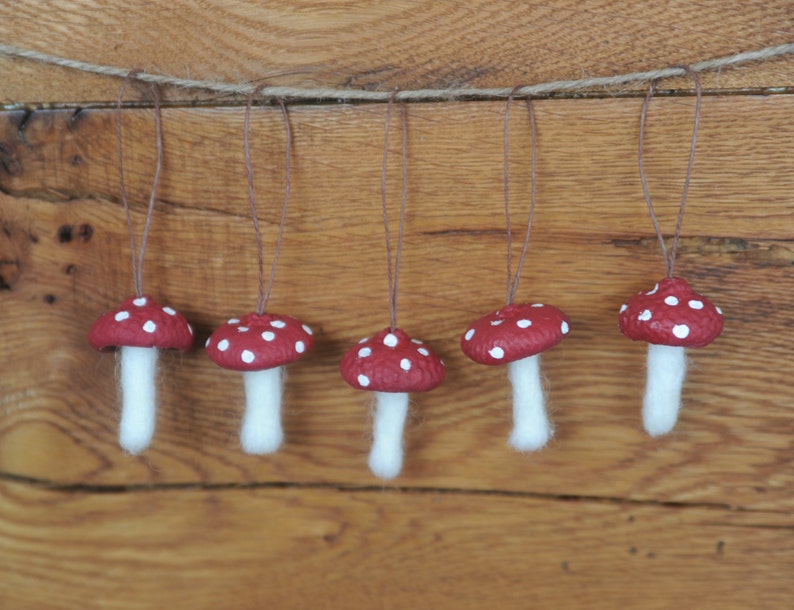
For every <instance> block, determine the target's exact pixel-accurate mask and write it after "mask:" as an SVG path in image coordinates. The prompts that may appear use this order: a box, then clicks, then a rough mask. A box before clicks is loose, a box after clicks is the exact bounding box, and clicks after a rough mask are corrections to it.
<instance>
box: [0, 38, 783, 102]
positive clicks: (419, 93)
mask: <svg viewBox="0 0 794 610" xmlns="http://www.w3.org/2000/svg"><path fill="white" fill-rule="evenodd" d="M791 54H794V42H792V43H787V44H781V45H775V46H770V47H764V48H762V49H756V50H753V51H745V52H742V53H735V54H733V55H727V56H723V57H717V58H714V59H708V60H705V61H699V62H695V63H692V64H690V66H689V69H690V70H692V71H693V72H711V71H716V70H721V69H723V68H727V67H730V66H738V65H741V64H746V63H749V62H753V61H759V62H763V61H769V60H770V59H774V58H776V57H781V56H783V55H791ZM0 55H3V56H6V57H14V58H17V59H24V60H28V61H35V62H38V63H43V64H49V65H54V66H60V67H62V68H67V69H70V70H78V71H80V72H88V73H90V74H99V75H102V76H111V77H116V78H126V76H127V75H128V74H129V73H130V70H129V69H127V68H118V67H115V66H107V65H102V64H94V63H90V62H85V61H79V60H74V59H68V58H65V57H59V56H57V55H51V54H49V53H42V52H40V51H35V50H33V49H23V48H20V47H16V46H13V45H8V44H0ZM687 72H688V71H687V69H685V68H683V67H681V66H672V67H667V68H659V69H655V70H647V71H643V72H627V73H625V74H617V75H613V76H596V77H588V78H581V79H576V80H556V81H550V82H545V83H538V84H535V85H530V86H526V87H521V88H520V89H519V90H518V91H514V88H511V87H502V88H476V87H458V88H455V87H450V88H447V89H416V90H408V89H404V90H401V91H400V92H399V93H398V94H397V95H396V96H395V97H394V101H398V102H429V101H439V100H450V99H458V98H467V99H478V100H482V99H499V98H501V99H504V98H506V97H508V96H509V95H510V94H511V93H512V94H513V95H514V96H515V97H527V96H539V95H546V94H550V93H561V92H575V91H582V90H584V89H593V88H596V87H607V88H608V87H617V86H621V85H626V84H629V83H638V82H648V81H653V80H663V79H668V78H674V77H679V76H686V75H687ZM134 78H135V79H136V80H139V81H142V82H145V83H150V84H155V85H168V86H172V87H177V88H181V89H193V90H205V91H212V92H215V93H218V94H221V95H250V94H251V93H252V92H253V91H254V90H256V89H258V86H254V85H252V84H250V83H248V82H246V83H229V82H224V81H211V80H196V79H189V78H179V77H175V76H169V75H165V74H150V73H146V72H140V71H136V73H135V75H134ZM393 95H394V94H393V93H391V92H388V91H364V90H356V89H336V88H333V87H318V88H301V87H264V88H261V89H259V96H260V98H269V99H278V98H281V99H288V100H307V101H320V100H334V101H347V102H353V101H358V102H387V101H389V100H390V99H391V98H392V96H393Z"/></svg>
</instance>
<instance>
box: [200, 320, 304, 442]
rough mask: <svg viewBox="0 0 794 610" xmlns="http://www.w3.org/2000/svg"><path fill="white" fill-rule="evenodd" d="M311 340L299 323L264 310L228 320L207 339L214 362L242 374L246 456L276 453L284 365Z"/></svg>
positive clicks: (280, 433) (279, 439)
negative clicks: (260, 312)
mask: <svg viewBox="0 0 794 610" xmlns="http://www.w3.org/2000/svg"><path fill="white" fill-rule="evenodd" d="M313 342H314V337H313V335H312V330H311V328H309V327H308V326H307V325H306V324H303V323H302V322H301V321H300V320H297V319H296V318H292V317H290V316H283V315H278V314H272V313H267V312H265V313H262V314H261V315H260V314H258V313H255V312H252V313H249V314H247V315H245V316H243V317H241V318H232V319H231V320H229V321H228V322H226V324H224V325H222V326H220V327H219V328H218V329H216V330H215V332H214V333H212V335H211V336H210V338H209V339H207V343H206V348H207V354H208V355H209V357H210V359H212V361H213V362H215V364H217V365H218V366H220V367H222V368H225V369H231V370H234V371H240V372H242V374H243V383H244V385H245V405H246V406H245V415H244V416H243V422H242V427H241V428H240V443H241V445H242V447H243V451H245V452H246V453H251V454H255V455H262V454H266V453H273V452H275V451H277V450H278V448H279V446H280V445H281V443H282V441H283V440H284V432H283V430H282V427H281V389H282V385H283V379H284V367H285V366H286V365H287V364H290V363H291V362H294V361H295V360H297V359H298V358H300V357H301V356H303V354H304V353H306V351H307V350H308V349H309V348H310V347H311V346H312V343H313Z"/></svg>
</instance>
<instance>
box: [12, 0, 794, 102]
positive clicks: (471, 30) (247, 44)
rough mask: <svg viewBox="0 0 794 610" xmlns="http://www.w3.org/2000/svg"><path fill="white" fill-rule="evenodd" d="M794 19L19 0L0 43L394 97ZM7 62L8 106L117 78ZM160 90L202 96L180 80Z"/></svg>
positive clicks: (372, 5) (702, 13) (593, 10)
mask: <svg viewBox="0 0 794 610" xmlns="http://www.w3.org/2000/svg"><path fill="white" fill-rule="evenodd" d="M793 18H794V13H793V12H792V7H791V3H790V2H788V1H787V0H767V1H765V2H763V3H755V4H754V5H753V6H752V8H751V9H748V7H747V3H746V2H739V1H736V0H733V1H727V2H718V3H692V2H687V1H685V0H672V1H665V2H643V3H619V2H615V1H614V0H594V1H590V2H587V3H581V2H579V1H578V0H554V1H552V2H542V3H540V2H531V3H530V2H522V3H515V2H514V3H509V4H505V3H493V2H490V1H488V0H475V1H472V2H466V3H460V2H454V1H451V0H440V1H436V2H432V3H428V2H423V1H421V0H410V1H407V2H399V3H384V2H377V1H374V0H367V1H363V2H362V1H359V0H356V1H352V0H346V1H336V2H333V3H328V2H324V3H317V2H308V1H297V0H292V1H290V2H284V1H281V0H277V1H275V0H270V1H262V0H260V1H259V2H256V3H252V2H250V1H248V0H246V1H240V0H236V1H231V2H229V1H226V0H224V1H223V2H218V1H214V2H204V1H202V2H197V1H196V0H174V1H172V2H169V3H168V4H158V3H151V2H144V1H142V0H135V1H129V0H123V1H122V0H96V1H94V2H90V3H86V2H84V1H82V0H63V1H61V2H59V3H58V5H57V7H54V6H52V5H51V3H48V2H43V1H42V0H20V1H19V2H13V3H6V4H4V5H3V6H0V40H2V41H3V42H4V43H7V44H13V45H17V46H20V47H26V48H31V49H36V50H39V51H44V52H47V53H52V54H56V55H60V56H63V57H67V58H70V59H78V60H82V61H87V62H93V63H99V64H108V65H113V66H119V67H129V68H133V67H137V68H142V69H145V70H147V71H151V72H159V73H167V74H171V75H174V76H179V77H188V78H191V77H192V78H203V79H219V80H226V81H231V82H245V81H256V80H265V81H268V82H270V83H272V84H274V85H288V86H299V87H317V86H331V87H345V88H347V87H353V88H365V89H380V90H384V91H388V90H391V89H394V88H395V87H399V88H401V89H411V88H446V87H450V86H452V87H455V86H464V85H465V86H475V87H509V86H513V85H515V84H519V83H538V82H546V81H551V80H561V79H575V78H581V77H583V76H608V75H611V74H620V73H625V72H635V71H642V70H650V69H654V68H658V67H666V66H670V65H676V64H679V63H693V62H696V61H700V60H704V59H710V58H714V57H720V56H725V55H731V54H734V53H737V52H740V51H747V50H752V49H759V48H763V47H766V46H771V45H777V44H784V43H790V42H791V41H792V39H794V27H793V26H792V23H793V21H794V19H793ZM0 72H1V73H2V74H3V79H2V81H0V101H3V102H27V103H42V102H58V103H64V102H72V103H83V102H92V101H93V102H96V101H108V100H113V99H115V97H116V95H117V91H118V86H119V83H118V81H117V80H114V79H110V78H102V77H97V76H91V75H86V74H80V73H76V72H74V71H70V70H65V69H63V68H55V67H48V66H43V65H37V64H34V63H30V62H20V61H15V60H10V59H5V58H4V59H0ZM705 85H706V86H707V87H709V88H713V89H742V88H758V87H786V86H788V87H790V86H792V85H794V62H792V61H790V60H781V61H774V62H771V63H769V64H766V65H753V66H748V67H746V68H742V69H739V70H724V71H721V72H719V73H714V74H710V75H708V76H707V77H705ZM670 86H672V87H675V88H679V87H686V88H690V87H691V83H690V82H688V81H686V80H683V81H678V82H673V83H671V85H670ZM632 88H636V87H634V86H632ZM614 92H615V91H613V93H614ZM131 95H134V93H133V92H131ZM168 95H169V97H170V98H171V99H180V100H192V99H207V96H206V95H201V94H199V93H196V92H192V91H185V90H173V91H170V92H169V94H168Z"/></svg>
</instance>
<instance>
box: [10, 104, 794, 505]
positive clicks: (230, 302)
mask: <svg viewBox="0 0 794 610" xmlns="http://www.w3.org/2000/svg"><path fill="white" fill-rule="evenodd" d="M639 105H640V102H639V100H607V99H603V100H556V101H547V102H540V103H538V104H537V112H538V127H539V154H540V157H539V176H540V178H539V184H538V189H539V190H538V195H539V204H538V206H539V207H538V213H537V218H536V221H537V224H536V226H535V229H536V231H535V234H534V237H533V242H532V248H531V251H530V259H529V263H528V268H527V270H526V274H525V278H524V283H523V286H522V289H521V291H520V298H523V299H527V300H544V301H546V302H551V303H555V304H556V305H558V306H560V307H562V308H563V309H565V310H566V311H567V312H568V313H569V315H570V316H571V318H572V320H573V332H572V334H571V337H570V338H569V339H567V340H566V341H565V342H564V343H563V344H562V345H561V346H559V347H558V348H556V349H555V350H553V351H551V352H550V353H549V354H548V355H547V356H545V357H544V367H545V373H546V375H547V377H548V381H549V387H550V405H551V409H552V411H553V417H554V419H555V421H556V424H557V436H556V439H555V440H554V442H553V443H552V444H551V446H550V447H549V448H548V449H546V450H545V451H543V452H541V453H539V454H537V455H532V456H521V455H518V454H516V453H514V452H512V451H510V450H509V449H508V448H507V446H506V443H505V437H506V435H507V432H508V428H509V402H508V401H509V390H508V385H507V381H506V378H505V372H504V371H503V370H500V369H491V368H487V367H481V366H477V365H474V364H473V363H471V362H469V361H467V360H466V359H465V358H464V357H463V356H462V355H461V354H460V352H459V349H458V347H457V342H458V340H459V336H460V333H461V332H462V331H463V330H464V329H465V327H466V325H467V324H468V323H469V322H470V321H471V320H472V319H473V318H475V317H477V316H478V315H481V314H483V313H485V312H487V311H489V310H490V309H493V308H496V307H497V306H498V305H499V304H500V301H501V299H502V298H503V290H504V288H503V286H504V272H503V266H504V236H503V234H502V227H503V217H502V193H501V173H502V165H501V117H502V112H503V105H502V104H498V103H477V104H471V103H467V104H428V105H416V106H411V107H410V110H409V112H410V117H409V138H410V145H409V157H410V167H409V176H410V193H409V203H408V210H409V211H408V220H407V228H406V250H405V259H404V265H403V276H402V278H401V296H400V308H401V314H400V323H401V325H403V326H404V327H405V328H406V330H408V331H409V332H410V333H412V334H413V335H415V336H417V337H421V338H423V339H426V340H428V341H431V342H432V343H433V345H434V346H436V347H437V348H438V350H439V351H440V352H441V353H442V354H443V356H444V357H445V359H446V360H447V363H448V368H449V377H448V381H447V382H446V383H445V385H444V386H442V387H441V388H440V389H439V390H437V391H434V392H432V393H430V394H427V395H419V396H415V397H414V398H415V407H414V413H415V414H414V417H413V419H412V422H411V424H410V427H409V431H408V434H407V443H408V448H409V453H408V461H407V464H406V469H405V473H404V476H403V477H401V478H400V479H399V480H398V482H397V484H399V485H405V486H409V487H422V488H433V487H439V488H448V489H455V488H461V489H477V490H510V491H520V492H531V493H543V494H554V495H573V496H592V497H603V498H627V499H632V500H657V501H665V502H681V503H711V504H718V505H720V506H739V507H753V508H763V509H769V510H790V508H791V505H792V497H791V493H790V489H791V485H792V482H793V481H792V474H791V473H792V468H791V465H792V464H791V462H792V457H791V438H792V432H794V419H793V418H792V415H791V413H792V411H791V407H792V405H791V389H790V383H789V381H788V378H787V370H788V369H789V368H790V366H791V364H792V356H791V350H790V347H789V345H790V340H791V328H792V326H791V319H790V312H791V310H792V307H793V306H794V303H792V291H791V289H790V270H791V265H792V261H793V260H794V253H792V250H791V245H790V243H791V240H792V239H794V226H792V223H791V221H790V219H791V214H792V211H793V207H794V204H792V203H791V197H790V193H791V192H792V189H793V187H794V178H793V177H792V174H791V172H790V168H791V164H790V159H791V156H792V146H793V145H792V142H794V133H792V131H794V127H792V125H791V121H790V117H791V113H792V110H794V108H792V106H793V105H794V98H792V97H790V96H772V97H716V98H708V99H706V100H705V101H704V109H703V113H704V114H703V125H702V132H701V139H700V147H699V151H698V157H697V161H696V166H695V178H694V180H693V183H692V189H691V194H690V204H689V211H688V213H687V217H686V222H685V223H684V233H685V236H686V238H685V239H684V241H683V242H682V245H683V248H682V252H681V258H680V261H679V270H680V272H681V273H682V274H683V275H685V276H686V277H688V278H689V279H690V280H691V282H692V283H693V284H694V285H695V287H696V288H697V289H699V290H701V291H702V292H703V293H705V294H707V295H709V296H710V297H711V298H713V299H714V300H715V301H717V303H718V304H720V305H721V306H722V307H723V308H724V309H725V311H726V313H727V320H728V323H727V326H726V331H725V334H724V336H723V337H722V338H720V339H719V340H718V341H717V342H716V343H715V344H714V345H713V346H711V347H709V348H706V349H704V350H700V351H697V352H695V353H693V354H692V369H691V374H690V378H689V381H688V383H687V386H686V407H685V410H684V412H683V414H682V419H681V422H680V424H679V426H678V428H677V430H676V432H675V433H674V434H672V435H670V436H669V437H667V438H664V439H660V440H655V441H652V440H649V439H648V438H647V437H645V435H644V434H643V432H642V430H641V427H640V421H639V401H640V396H641V392H642V384H643V379H642V377H643V358H644V348H643V346H642V345H639V344H633V343H631V342H630V341H628V340H626V339H624V338H623V337H621V336H620V335H619V333H618V332H617V330H616V328H615V325H616V311H617V308H618V307H619V306H620V304H621V302H622V301H623V300H624V299H625V298H626V297H628V296H630V295H631V294H633V293H634V292H635V291H637V290H640V289H643V288H647V287H650V286H652V285H653V282H654V281H655V280H657V279H658V277H659V276H660V275H661V274H662V272H663V265H662V263H661V257H660V255H659V254H658V250H657V246H656V244H655V243H654V241H653V239H652V237H651V231H650V223H649V221H648V217H647V212H646V211H645V208H644V203H643V201H642V196H641V190H640V187H639V182H638V178H637V169H636V139H637V122H638V113H639ZM692 106H693V104H692V99H691V98H684V99H681V98H675V99H665V100H660V101H655V102H654V106H653V108H652V110H651V113H652V114H651V117H650V119H649V121H650V122H649V132H648V146H647V149H646V150H647V164H648V171H649V180H650V184H651V189H652V192H653V193H654V194H655V195H656V198H657V202H658V205H659V207H660V215H661V221H662V223H663V226H665V227H672V224H673V222H674V215H675V207H676V205H677V201H676V200H677V198H678V193H679V188H680V184H681V180H682V177H683V171H684V162H685V158H686V154H687V150H688V149H687V146H688V145H687V139H688V137H689V136H688V134H689V130H690V125H691V112H692ZM517 108H520V107H517ZM383 110H384V109H383V107H382V106H357V107H351V106H339V107H337V106H333V107H331V106H328V107H300V108H295V109H294V110H293V111H292V114H291V116H292V122H293V127H294V129H295V151H294V153H295V154H294V175H293V185H294V190H293V200H292V207H291V210H290V215H289V222H288V226H287V233H286V235H287V237H286V242H285V250H284V253H283V258H282V261H281V267H280V271H279V274H278V278H277V284H276V289H275V291H274V295H273V300H272V309H273V310H274V311H284V312H289V313H292V314H294V315H297V316H299V317H301V318H303V319H305V320H306V321H307V322H308V323H310V324H312V325H313V326H314V327H315V328H316V330H317V331H318V332H317V338H318V340H317V345H316V349H315V350H314V351H313V352H312V353H311V354H309V355H308V356H307V357H306V359H305V360H303V361H302V362H300V363H298V364H297V365H295V366H293V367H292V368H291V373H290V379H289V383H288V388H287V407H286V414H285V425H286V432H287V444H286V445H285V447H284V450H283V451H282V452H281V453H279V454H278V455H276V456H273V457H270V458H251V457H246V456H244V455H242V454H241V453H240V451H239V449H238V447H237V440H236V429H237V426H238V422H239V406H238V405H239V403H240V400H241V392H242V390H241V384H240V380H239V376H238V375H237V374H234V373H229V372H226V371H221V370H219V369H217V368H216V367H215V366H214V365H212V364H211V363H210V362H209V361H208V359H207V358H206V356H205V355H204V354H203V353H202V350H200V349H197V350H195V351H194V352H191V353H190V354H188V355H186V356H184V357H166V358H165V359H164V365H163V370H162V387H161V390H162V409H161V414H160V417H159V422H158V426H159V429H158V433H157V436H156V439H155V443H154V445H153V447H152V448H151V450H150V451H148V452H147V453H146V455H145V456H143V457H139V458H131V457H128V456H125V455H124V454H122V453H121V452H120V451H119V450H118V448H117V447H116V445H115V426H116V420H117V417H118V415H117V409H116V406H115V388H114V381H113V374H114V359H113V357H112V356H111V355H106V356H99V355H97V354H96V353H95V352H93V351H92V350H91V349H90V348H89V347H88V346H87V345H86V343H85V340H84V336H85V333H86V331H87V329H88V327H89V326H90V324H91V321H92V320H93V318H94V317H95V316H96V315H97V314H98V313H100V312H102V311H104V310H105V309H107V308H110V307H112V306H115V304H117V303H118V302H119V301H120V300H121V299H123V298H124V297H126V296H128V293H129V291H130V290H131V282H130V279H129V278H130V274H129V267H128V265H129V262H128V260H129V259H128V251H127V246H126V244H125V240H126V237H125V227H124V224H123V214H122V211H121V207H120V206H119V205H118V201H117V192H118V186H117V175H116V161H115V158H114V146H115V140H114V131H113V114H112V112H110V111H102V110H92V111H83V112H80V113H79V114H77V115H76V117H73V116H72V113H71V112H66V111H61V112H36V113H34V114H32V115H30V116H25V115H24V113H13V112H11V113H6V114H4V115H3V116H2V122H1V123H0V124H1V125H2V127H1V128H0V142H1V143H2V152H1V153H0V189H2V190H3V192H4V193H5V195H3V196H2V197H1V198H0V221H2V226H3V231H2V232H0V260H2V261H4V262H3V265H4V266H3V278H4V283H5V284H6V285H7V286H8V287H9V288H10V290H4V291H2V292H0V297H2V301H3V317H4V318H5V319H7V320H11V321H14V323H13V324H6V325H5V326H3V327H2V329H0V333H2V334H1V335H0V341H1V342H2V343H3V344H4V345H7V346H10V350H8V351H6V352H4V353H3V354H2V356H0V370H2V371H3V375H2V376H0V395H2V399H0V405H2V406H1V407H0V415H1V416H0V470H2V471H3V472H5V473H7V474H10V475H14V476H24V477H33V478H38V479H42V480H45V481H56V482H68V483H85V484H91V485H100V486H102V485H110V486H118V485H122V486H124V485H129V484H136V485H139V484H161V483H173V482H180V483H181V482H195V483H247V482H261V481H276V482H285V483H309V484H315V483H323V484H326V483H334V484H336V483H340V484H346V485H371V484H373V483H376V481H375V480H374V479H373V478H372V477H371V475H370V474H369V473H368V472H367V470H366V466H365V456H366V452H367V446H368V434H369V431H368V428H369V418H368V412H367V403H368V398H367V397H366V395H364V394H362V393H357V392H355V391H353V390H350V389H349V388H347V387H346V386H345V385H344V383H343V382H342V381H341V379H340V378H339V376H338V373H337V363H338V361H339V359H340V358H341V356H342V354H343V353H344V351H345V349H347V347H349V346H350V345H351V344H352V343H353V342H355V341H356V340H357V339H358V338H360V337H362V336H365V335H367V334H371V333H373V332H375V331H377V330H379V329H380V328H382V327H383V326H385V325H386V324H387V323H388V316H387V299H386V279H385V260H384V254H383V243H382V226H381V224H380V216H379V214H380V212H379V208H378V205H379V192H378V188H379V181H380V174H379V172H380V151H381V147H382V125H383ZM515 117H516V118H515V123H514V124H513V140H512V142H513V145H514V149H513V151H514V154H513V157H512V164H511V168H512V170H513V174H512V175H513V181H512V183H511V185H512V192H513V194H514V197H515V199H514V201H515V204H516V206H517V208H516V209H517V211H518V210H520V209H521V206H522V205H524V206H525V205H526V197H527V194H528V187H529V185H528V167H529V158H528V154H527V151H528V146H529V141H528V134H527V131H528V129H527V121H526V116H525V115H524V114H523V113H521V112H517V113H516V115H515ZM241 122H242V112H241V110H240V109H234V108H216V109H178V108H176V109H168V110H166V111H165V115H164V124H165V127H166V134H165V139H166V166H165V171H164V180H163V187H162V190H161V193H160V194H161V199H162V201H163V203H162V204H161V205H160V206H159V207H158V212H157V216H156V217H155V222H154V226H153V232H152V241H151V248H150V251H149V254H150V256H149V258H148V260H147V267H146V274H147V275H146V280H147V285H148V287H149V288H148V289H149V290H150V291H151V292H152V293H153V294H155V295H156V296H158V297H159V298H161V299H162V300H163V301H166V302H168V303H169V304H171V305H172V306H174V307H177V308H178V309H180V310H182V311H183V312H184V313H185V314H186V315H187V316H188V317H189V318H190V319H191V320H193V321H194V322H195V324H196V327H197V334H198V338H199V340H200V341H201V342H203V340H204V339H205V338H206V337H207V336H208V334H209V333H210V332H211V330H212V329H213V328H214V327H215V326H216V325H218V324H219V323H220V322H221V321H222V320H224V319H225V318H226V317H229V316H232V315H236V314H240V313H243V312H245V311H246V310H248V309H250V308H251V307H252V306H253V301H254V296H255V295H254V293H255V277H256V270H255V265H256V263H255V255H254V248H253V238H252V232H251V228H250V224H249V221H248V219H247V211H246V206H247V201H246V198H245V184H244V173H243V165H242V158H241V144H240V133H241ZM151 123H152V120H151V112H150V111H148V110H145V109H141V110H129V111H125V134H127V140H126V143H127V145H128V156H127V160H126V165H127V168H128V171H129V180H130V189H131V193H132V195H133V198H134V200H135V221H136V223H137V224H138V227H140V221H141V218H142V216H141V211H142V202H143V201H144V199H145V194H146V189H147V188H148V183H149V180H150V177H151V172H152V160H153V145H152V144H153V140H152V129H151ZM20 125H23V126H24V129H20ZM253 125H254V130H255V134H256V135H255V138H254V140H255V144H254V147H255V150H254V155H255V159H256V160H257V161H256V166H257V169H256V176H257V185H258V189H259V192H260V194H261V196H262V200H263V201H262V204H263V207H264V208H265V210H264V211H263V216H264V219H265V238H266V243H268V244H270V245H271V247H272V243H273V239H274V236H275V230H276V226H275V223H274V220H275V219H276V218H277V215H278V214H277V211H276V207H277V202H278V200H279V198H280V188H281V184H282V181H283V175H282V173H283V159H282V156H283V127H282V125H281V123H280V118H279V114H278V111H276V110H273V109H268V108H263V109H259V110H257V111H256V114H255V117H254V123H253ZM396 132H397V130H396V129H395V134H396ZM398 149H399V143H398V141H397V140H395V141H394V152H395V155H394V156H393V164H392V168H393V169H394V172H393V174H392V175H391V176H390V189H391V190H390V195H391V197H392V198H391V199H390V200H391V202H392V205H394V206H395V208H394V209H395V210H396V205H397V203H398V202H397V197H396V196H397V194H398V192H399V183H398V180H399V170H398V165H397V155H396V153H397V151H398ZM524 210H526V208H524ZM521 215H523V214H520V216H521ZM520 224H521V221H519V225H520Z"/></svg>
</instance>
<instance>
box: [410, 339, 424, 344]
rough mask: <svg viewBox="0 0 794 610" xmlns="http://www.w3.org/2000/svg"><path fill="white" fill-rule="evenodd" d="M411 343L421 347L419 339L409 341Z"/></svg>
mask: <svg viewBox="0 0 794 610" xmlns="http://www.w3.org/2000/svg"><path fill="white" fill-rule="evenodd" d="M411 343H416V344H417V345H422V341H420V340H419V339H411Z"/></svg>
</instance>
